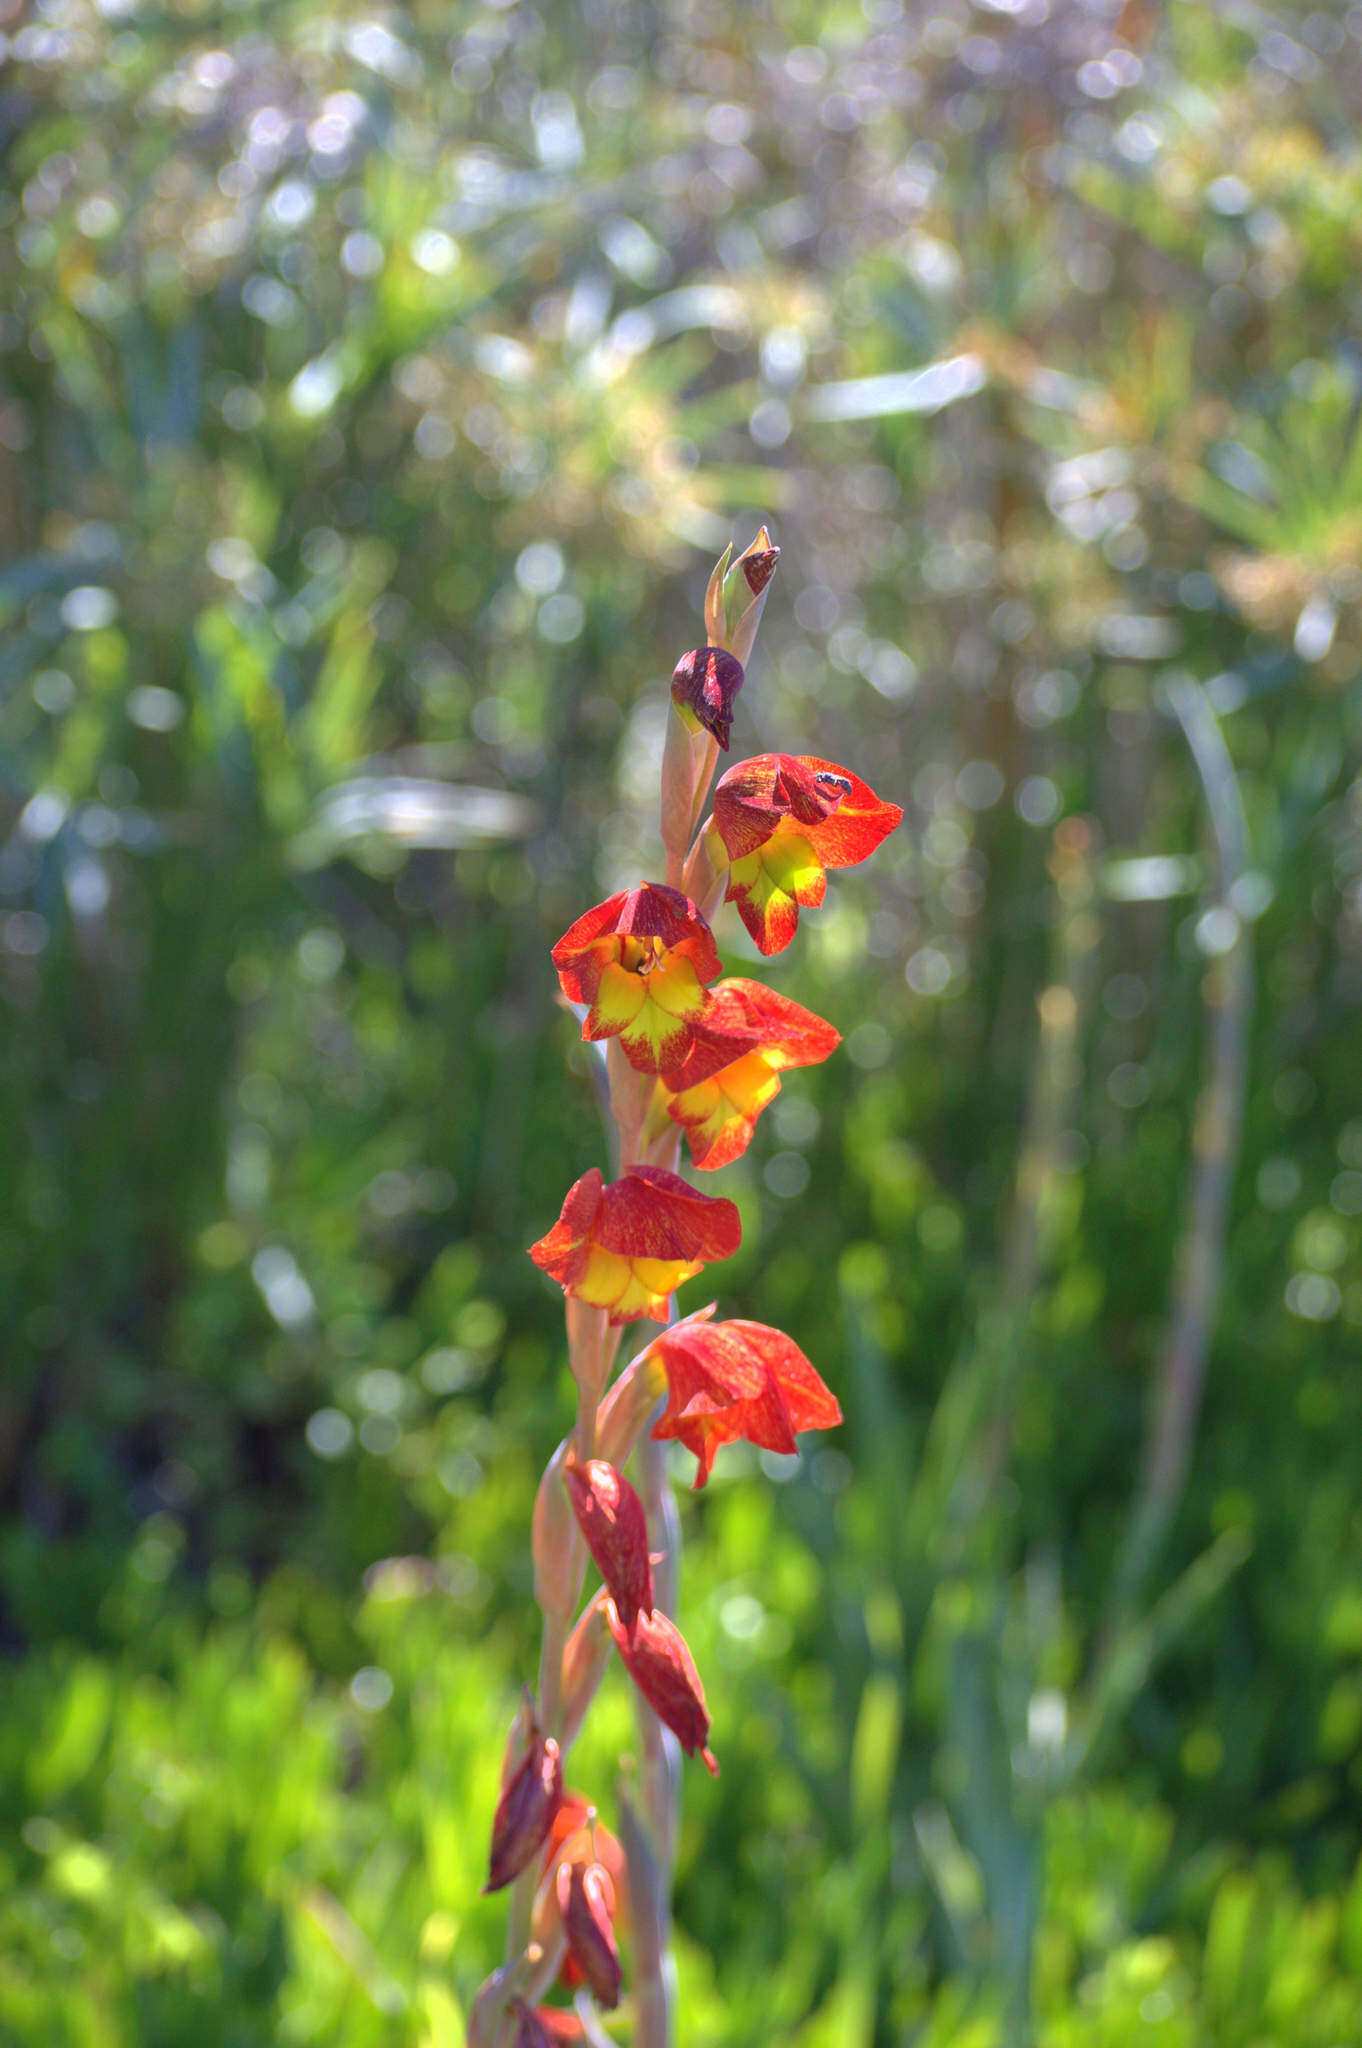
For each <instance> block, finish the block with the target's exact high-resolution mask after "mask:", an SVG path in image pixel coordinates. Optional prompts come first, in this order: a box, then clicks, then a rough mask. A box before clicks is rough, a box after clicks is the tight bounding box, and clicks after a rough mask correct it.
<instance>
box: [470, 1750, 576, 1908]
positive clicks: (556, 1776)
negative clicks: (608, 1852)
mask: <svg viewBox="0 0 1362 2048" xmlns="http://www.w3.org/2000/svg"><path fill="white" fill-rule="evenodd" d="M562 1803H563V1759H562V1756H561V1754H560V1753H559V1748H558V1744H557V1743H556V1742H555V1741H554V1739H553V1737H552V1736H551V1735H544V1734H542V1733H541V1731H540V1729H539V1727H538V1726H537V1725H536V1724H535V1723H533V1722H532V1723H531V1725H530V1746H529V1748H528V1750H527V1751H526V1752H525V1755H524V1757H523V1758H522V1759H521V1762H520V1764H519V1765H518V1766H517V1768H516V1769H515V1770H514V1771H513V1772H512V1773H511V1776H510V1777H509V1778H508V1779H507V1781H506V1785H505V1787H504V1789H503V1791H502V1794H501V1798H500V1799H499V1800H498V1801H497V1810H496V1814H495V1816H494V1817H493V1821H492V1866H491V1870H490V1872H489V1874H488V1878H487V1882H486V1884H485V1885H484V1886H483V1891H484V1892H496V1891H500V1890H501V1887H502V1886H503V1885H504V1884H509V1883H510V1882H511V1879H512V1878H513V1877H518V1876H519V1875H520V1873H521V1871H522V1870H524V1869H525V1867H526V1865H527V1864H529V1863H532V1862H533V1861H534V1859H535V1857H536V1856H537V1855H538V1854H539V1851H540V1849H541V1848H542V1847H543V1845H544V1843H545V1842H546V1841H547V1839H548V1837H549V1833H550V1831H551V1829H552V1827H553V1823H554V1820H555V1818H556V1817H557V1814H558V1810H559V1808H560V1807H561V1805H562Z"/></svg>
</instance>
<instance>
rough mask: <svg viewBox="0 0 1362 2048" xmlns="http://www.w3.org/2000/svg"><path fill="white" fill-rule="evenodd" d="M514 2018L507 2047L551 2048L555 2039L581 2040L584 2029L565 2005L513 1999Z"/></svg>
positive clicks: (583, 2038) (583, 2035) (584, 2036)
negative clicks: (532, 2002)
mask: <svg viewBox="0 0 1362 2048" xmlns="http://www.w3.org/2000/svg"><path fill="white" fill-rule="evenodd" d="M512 2010H513V2011H514V2014H515V2020H516V2034H515V2039H514V2041H513V2042H512V2044H511V2048H554V2044H555V2043H556V2042H559V2041H583V2040H585V2038H586V2034H585V2030H584V2028H583V2026H582V2023H581V2021H580V2020H579V2019H578V2017H577V2015H576V2013H575V2012H569V2011H568V2010H567V2009H566V2007H565V2006H558V2005H536V2006H533V2007H531V2006H528V2005H526V2004H525V2002H524V2000H523V1999H517V2000H516V2003H515V2005H514V2007H513V2008H512Z"/></svg>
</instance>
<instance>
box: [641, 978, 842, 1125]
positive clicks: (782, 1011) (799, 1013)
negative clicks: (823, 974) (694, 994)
mask: <svg viewBox="0 0 1362 2048" xmlns="http://www.w3.org/2000/svg"><path fill="white" fill-rule="evenodd" d="M691 1029H692V1032H693V1034H694V1039H695V1043H694V1044H693V1045H692V1047H691V1049H690V1051H689V1053H688V1054H687V1055H686V1058H685V1060H684V1062H683V1063H682V1065H681V1066H679V1067H678V1068H676V1069H675V1071H674V1072H672V1073H670V1074H664V1076H663V1081H664V1083H665V1085H666V1086H667V1087H668V1088H669V1089H671V1091H672V1093H673V1094H676V1095H679V1094H680V1093H681V1092H682V1090H683V1089H686V1088H694V1087H696V1086H697V1084H698V1083H699V1082H701V1081H708V1080H710V1079H711V1078H712V1077H713V1076H714V1075H715V1074H718V1073H722V1071H723V1069H724V1068H725V1067H729V1066H732V1064H733V1063H734V1061H735V1060H740V1059H741V1058H742V1057H743V1055H744V1054H745V1053H749V1052H754V1051H761V1052H763V1053H765V1054H766V1056H767V1057H768V1059H770V1062H771V1064H772V1066H779V1067H812V1066H816V1065H817V1064H818V1062H819V1061H820V1060H825V1059H827V1057H828V1055H829V1054H830V1053H831V1052H833V1051H834V1050H835V1049H836V1047H837V1046H839V1045H840V1044H841V1042H842V1034H841V1032H840V1031H837V1030H835V1029H834V1028H833V1026H832V1025H831V1024H828V1023H825V1022H824V1020H823V1019H822V1018H821V1017H818V1016H815V1014H814V1012H813V1011H812V1010H806V1009H804V1008H803V1006H802V1005H801V1004H799V1003H794V1002H791V1000H790V998H789V997H788V996H782V995H779V994H777V992H776V990H775V989H773V988H768V987H767V986H766V984H765V983H764V982H760V981H748V980H747V979H746V978H745V977H744V976H741V975H733V976H731V977H730V978H729V979H728V980H727V981H721V982H719V983H718V984H717V986H716V987H714V988H712V989H711V990H710V992H709V1005H708V1007H707V1009H706V1011H705V1014H704V1017H703V1019H702V1020H701V1021H700V1022H699V1023H697V1024H694V1025H692V1027H691Z"/></svg>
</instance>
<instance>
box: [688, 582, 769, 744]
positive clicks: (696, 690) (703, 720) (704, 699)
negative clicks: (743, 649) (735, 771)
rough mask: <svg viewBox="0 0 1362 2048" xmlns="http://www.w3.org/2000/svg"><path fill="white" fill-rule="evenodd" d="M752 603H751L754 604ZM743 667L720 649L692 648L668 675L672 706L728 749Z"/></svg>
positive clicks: (723, 649)
mask: <svg viewBox="0 0 1362 2048" xmlns="http://www.w3.org/2000/svg"><path fill="white" fill-rule="evenodd" d="M754 602H755V600H754ZM742 679H743V666H742V663H741V661H738V660H737V659H735V657H734V656H733V655H732V654H730V653H729V652H728V651H727V650H726V649H725V648H723V647H693V648H692V649H691V651H690V653H689V654H683V655H682V657H681V659H680V661H678V662H677V664H676V668H675V670H674V671H673V673H672V703H673V704H674V705H675V706H676V708H677V710H678V711H679V712H681V714H682V716H683V718H685V717H689V718H691V719H694V720H695V721H696V722H697V723H698V724H700V725H702V726H703V727H704V729H705V731H706V732H708V733H712V734H713V736H714V738H715V739H716V740H717V741H718V742H719V745H720V746H721V747H723V748H724V749H725V750H726V749H727V747H728V740H729V734H730V733H731V731H732V728H733V706H734V705H735V703H736V702H737V699H738V692H739V690H740V689H741V688H742Z"/></svg>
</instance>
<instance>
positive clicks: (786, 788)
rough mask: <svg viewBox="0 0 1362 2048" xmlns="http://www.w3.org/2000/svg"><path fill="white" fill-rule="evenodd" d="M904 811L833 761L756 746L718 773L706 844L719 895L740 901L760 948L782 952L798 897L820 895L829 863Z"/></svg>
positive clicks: (858, 852)
mask: <svg viewBox="0 0 1362 2048" xmlns="http://www.w3.org/2000/svg"><path fill="white" fill-rule="evenodd" d="M902 816H903V812H902V811H901V810H900V808H899V806H898V805H897V804H890V803H885V802H884V801H883V799H882V798H880V797H878V796H876V794H875V792H874V790H873V789H871V787H870V785H869V783H866V782H862V781H861V779H860V777H859V776H856V775H852V774H851V773H850V772H849V770H847V769H845V768H839V767H837V766H836V765H835V763H833V762H831V761H820V760H817V759H816V758H815V757H814V756H813V755H811V754H756V755H754V756H753V758H752V759H751V760H750V761H739V762H738V763H737V764H736V766H735V767H732V768H730V769H729V771H728V773H727V774H726V775H724V776H722V777H721V778H720V781H719V784H718V787H717V788H716V790H715V792H714V815H713V820H712V823H711V826H710V830H709V832H708V834H707V837H706V846H707V849H708V852H709V856H710V859H711V860H712V861H713V862H714V865H715V866H716V867H723V866H725V865H726V866H727V868H728V891H727V895H726V896H725V899H724V900H725V902H728V903H736V904H737V906H738V915H739V916H740V917H741V919H742V921H743V923H744V924H745V925H746V926H747V929H748V931H749V932H750V933H751V934H752V937H753V938H754V939H755V940H756V943H757V945H758V946H759V947H760V949H761V951H762V952H763V953H779V952H782V951H783V950H784V948H785V947H786V946H788V945H789V943H790V941H791V939H792V938H793V937H794V935H795V930H796V928H797V926H798V924H799V912H800V909H801V907H803V908H804V909H812V908H814V907H815V906H816V905H818V904H820V903H821V902H822V901H823V897H824V895H825V893H826V890H827V870H828V869H829V868H847V867H854V866H855V865H856V863H857V862H858V861H863V860H865V859H866V858H867V857H868V856H869V855H870V854H872V853H873V852H874V851H875V848H876V847H877V846H878V845H879V843H880V841H881V840H882V839H884V838H885V837H886V836H887V835H888V834H889V833H890V832H892V831H893V829H894V827H895V826H896V825H897V824H898V823H899V821H900V819H901V818H902Z"/></svg>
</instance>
